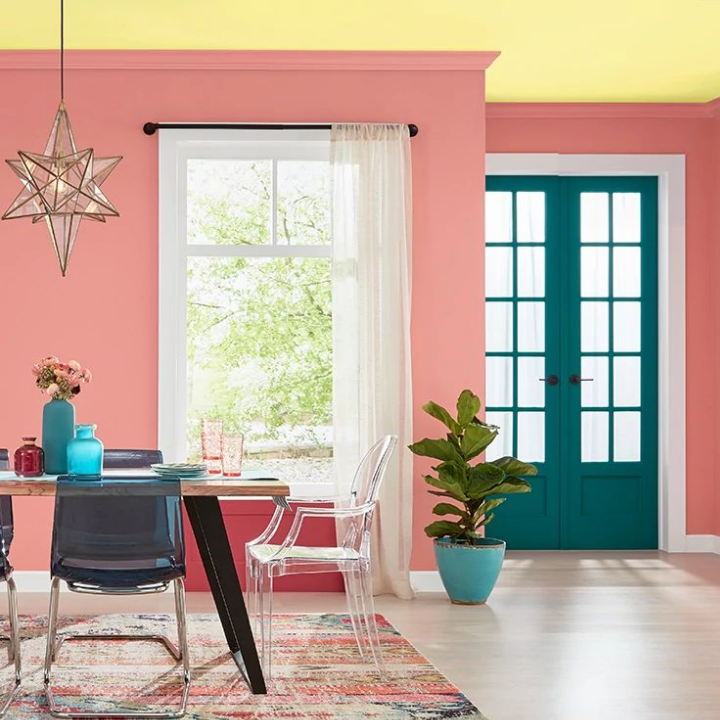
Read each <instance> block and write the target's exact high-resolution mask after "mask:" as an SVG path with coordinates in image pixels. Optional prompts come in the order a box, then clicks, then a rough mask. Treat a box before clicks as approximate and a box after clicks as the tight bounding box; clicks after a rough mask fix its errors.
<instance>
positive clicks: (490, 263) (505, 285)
mask: <svg viewBox="0 0 720 720" xmlns="http://www.w3.org/2000/svg"><path fill="white" fill-rule="evenodd" d="M512 294H513V251H512V248H505V247H489V248H485V297H512Z"/></svg>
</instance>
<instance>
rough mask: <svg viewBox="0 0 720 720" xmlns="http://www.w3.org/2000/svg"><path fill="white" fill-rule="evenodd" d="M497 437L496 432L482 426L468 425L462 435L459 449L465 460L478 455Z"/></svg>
mask: <svg viewBox="0 0 720 720" xmlns="http://www.w3.org/2000/svg"><path fill="white" fill-rule="evenodd" d="M496 437H497V430H494V429H492V428H489V427H485V426H483V425H468V427H467V428H465V433H464V434H463V438H462V443H461V446H460V447H461V449H462V451H463V454H464V455H465V457H466V459H468V460H472V458H474V457H476V456H478V455H480V453H481V452H483V451H484V450H485V448H487V447H488V445H490V443H492V441H493V440H494V439H495V438H496Z"/></svg>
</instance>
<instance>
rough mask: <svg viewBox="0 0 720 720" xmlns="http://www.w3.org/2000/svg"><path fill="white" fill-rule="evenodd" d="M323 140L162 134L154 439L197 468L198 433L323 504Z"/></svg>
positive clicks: (326, 477)
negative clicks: (220, 436)
mask: <svg viewBox="0 0 720 720" xmlns="http://www.w3.org/2000/svg"><path fill="white" fill-rule="evenodd" d="M328 159H329V132H326V131H325V132H323V131H295V132H294V133H292V132H288V131H275V130H270V131H254V132H251V131H245V130H240V131H236V130H212V131H202V130H190V131H185V130H183V131H178V130H171V131H167V130H163V131H161V138H160V317H159V322H160V367H159V372H160V378H159V384H160V392H159V440H160V446H161V448H162V449H163V450H164V452H165V455H166V457H167V458H168V460H183V459H185V458H186V457H187V458H190V459H197V458H199V457H200V421H201V419H202V418H204V417H207V418H221V419H222V420H223V421H224V423H225V426H226V427H228V428H229V429H230V430H232V431H236V432H243V433H244V434H245V445H246V461H245V464H246V466H247V467H256V468H263V469H267V470H268V471H269V472H273V473H276V474H278V476H279V477H281V478H283V479H284V480H287V481H289V482H290V483H291V484H292V485H293V493H294V494H313V495H317V494H319V493H320V494H321V493H325V492H329V493H332V491H333V487H334V485H333V479H332V405H333V402H332V400H333V396H332V388H333V362H332V302H331V301H332V290H331V274H330V273H331V255H332V246H331V236H330V192H329V167H328Z"/></svg>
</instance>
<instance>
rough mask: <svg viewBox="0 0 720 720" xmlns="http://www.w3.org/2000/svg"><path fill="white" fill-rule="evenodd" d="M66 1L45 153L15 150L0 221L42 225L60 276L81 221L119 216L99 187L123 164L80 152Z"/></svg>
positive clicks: (63, 271)
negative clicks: (67, 62) (68, 83)
mask: <svg viewBox="0 0 720 720" xmlns="http://www.w3.org/2000/svg"><path fill="white" fill-rule="evenodd" d="M63 5H64V0H60V105H59V107H58V110H57V114H56V115H55V120H54V121H53V125H52V129H51V130H50V137H49V138H48V141H47V144H46V146H45V151H44V152H43V153H32V152H26V151H24V150H20V151H18V156H19V158H20V159H19V160H7V161H6V162H7V163H8V165H10V167H11V168H12V169H13V171H14V172H15V174H16V175H17V176H18V177H19V178H20V181H21V182H22V184H23V189H22V190H21V191H20V194H19V195H18V196H17V197H16V198H15V200H14V201H13V203H12V205H10V207H9V208H8V209H7V211H6V212H5V214H4V215H3V216H2V219H3V220H10V219H13V218H19V217H31V218H32V220H33V222H40V221H42V220H44V221H45V224H46V225H47V228H48V231H49V232H50V239H51V240H52V243H53V247H54V248H55V254H56V255H57V259H58V262H59V263H60V271H61V272H62V274H63V276H65V274H66V273H67V266H68V261H69V260H70V254H71V253H72V250H73V248H74V246H75V240H76V238H77V233H78V230H79V229H80V222H81V221H82V220H83V219H88V220H97V221H99V222H105V218H106V217H108V216H110V217H117V216H118V214H119V213H118V211H117V210H116V209H115V207H114V206H113V204H112V203H111V202H110V201H109V200H108V199H107V197H106V196H105V194H104V193H103V191H102V190H101V189H100V186H101V185H102V184H103V182H105V180H107V178H108V175H110V173H111V172H112V171H113V170H114V169H115V166H116V165H117V164H118V163H119V162H120V160H121V159H122V158H121V157H104V158H97V157H95V153H94V151H93V150H92V148H87V149H86V150H78V149H77V145H76V144H75V137H74V136H73V132H72V128H71V127H70V118H69V117H68V114H67V110H66V109H65V101H64V98H63V95H64V92H63V91H64V77H63V76H64V58H63V55H64V38H63V29H64V28H63V26H64V8H63Z"/></svg>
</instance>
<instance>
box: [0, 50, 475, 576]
mask: <svg viewBox="0 0 720 720" xmlns="http://www.w3.org/2000/svg"><path fill="white" fill-rule="evenodd" d="M135 55H136V56H141V60H142V57H145V56H142V54H135ZM331 55H334V56H335V57H336V58H337V57H338V56H339V54H331ZM96 56H97V54H96ZM6 57H7V56H4V57H3V58H1V59H0V83H2V87H3V93H4V97H5V98H6V99H7V98H11V99H12V102H10V101H6V102H4V103H3V104H2V106H0V158H12V157H14V156H15V153H16V151H17V150H18V149H28V150H38V151H39V150H41V149H42V147H43V146H44V141H45V138H46V134H47V132H48V131H49V128H50V123H51V121H52V118H53V114H54V112H55V109H56V93H57V85H58V78H57V74H56V72H55V71H54V70H48V69H37V70H26V69H25V70H23V69H13V68H12V67H10V66H11V65H12V64H13V62H14V63H17V61H16V60H14V61H13V62H8V61H7V60H6ZM173 57H174V58H176V59H177V58H180V59H181V60H182V62H176V63H175V66H176V67H180V66H183V65H184V66H187V65H188V64H191V63H192V59H191V58H190V55H188V54H187V53H185V54H177V53H175V54H174V55H173ZM266 57H267V56H266ZM298 57H299V56H298ZM418 57H420V56H418ZM126 58H130V60H129V62H134V60H133V59H132V58H133V54H128V55H127V56H126ZM301 59H302V58H301ZM426 60H427V58H426ZM33 62H34V61H33ZM484 62H485V63H487V60H485V61H484ZM144 63H145V61H144V60H142V62H139V63H136V64H140V65H142V64H144ZM44 64H45V65H46V61H42V62H37V63H35V66H37V65H39V66H41V67H42V66H43V65H44ZM71 64H72V60H71ZM316 64H317V63H316ZM454 64H455V67H454V68H453V67H452V66H453V65H454ZM86 65H88V66H92V65H93V62H87V63H86ZM270 65H272V63H270ZM471 65H472V63H470V64H468V68H470V66H471ZM366 66H367V68H366V69H360V70H348V69H344V70H342V71H327V70H322V71H320V70H313V69H303V70H298V69H287V68H286V69H279V70H253V71H242V70H240V69H238V70H232V71H225V70H202V71H198V70H186V69H163V70H152V69H150V70H142V71H139V70H128V69H114V70H107V69H105V70H102V69H87V70H73V71H72V72H70V73H68V77H67V79H66V88H67V97H66V101H67V105H68V109H69V112H70V116H71V119H72V121H73V123H74V125H73V127H74V130H75V135H76V138H77V140H78V143H79V145H80V146H81V147H87V146H92V147H94V148H95V149H96V151H97V153H98V154H100V155H105V154H107V155H112V154H122V155H124V160H123V162H122V163H121V164H120V166H119V168H118V169H117V170H116V171H115V173H114V175H113V176H112V177H111V178H110V179H109V180H108V182H107V184H106V186H105V188H106V190H107V193H108V196H109V198H110V199H111V200H112V201H113V202H114V203H115V204H116V205H117V207H118V208H119V210H120V213H121V216H120V218H119V219H111V220H109V221H108V223H107V224H106V225H99V224H97V223H84V224H83V227H82V229H81V231H80V235H79V238H78V244H77V247H76V250H75V254H74V256H73V258H72V260H71V263H70V269H69V273H68V277H67V278H65V279H63V278H62V277H61V276H60V272H59V270H58V267H57V263H56V261H55V259H54V257H53V253H52V251H51V247H50V243H49V240H48V237H47V233H46V231H45V230H44V229H43V228H42V227H41V226H32V225H31V223H30V222H29V221H25V222H23V221H20V220H15V221H12V222H3V223H0V277H1V278H2V280H1V281H0V308H2V323H3V329H2V337H3V338H4V339H3V340H2V341H1V342H0V347H1V348H2V357H3V376H4V377H6V378H8V379H9V380H8V381H7V382H6V386H5V387H4V388H3V400H2V412H1V413H0V446H8V447H9V448H10V449H11V450H12V449H13V448H15V447H16V446H17V445H18V444H19V440H20V436H21V435H26V434H31V433H32V434H39V433H40V418H41V407H42V398H41V397H40V396H39V395H38V393H37V392H36V390H35V388H34V387H33V382H32V377H31V376H30V371H29V368H30V365H31V364H32V363H33V362H35V361H36V360H37V359H38V358H41V357H43V356H45V355H48V354H58V355H60V356H63V357H69V358H78V359H80V360H81V361H82V362H83V363H84V364H87V365H88V366H89V367H91V368H92V369H93V371H94V374H95V380H94V381H93V384H92V385H91V386H90V387H89V388H88V389H87V390H85V391H84V392H83V394H82V395H81V396H80V397H79V398H78V400H77V403H76V405H77V416H78V419H79V421H86V422H87V421H93V422H96V423H97V424H98V428H99V429H98V434H99V436H100V437H101V438H102V439H103V440H104V441H105V443H106V445H107V446H115V447H118V446H120V447H123V446H124V447H128V446H139V447H148V446H155V444H156V426H157V409H156V396H157V369H156V367H157V331H158V328H157V274H158V254H157V214H158V188H157V184H158V173H157V139H156V138H149V137H146V136H145V135H144V134H143V133H142V131H141V128H142V125H143V123H144V122H146V121H148V120H165V121H171V120H175V121H180V120H185V121H232V120H234V121H260V122H262V121H268V122H282V121H297V122H304V121H316V122H317V121H330V120H333V121H353V122H363V121H368V122H377V121H380V122H382V121H387V122H414V123H417V124H418V125H419V127H420V134H419V135H418V137H417V138H415V139H413V141H412V143H413V145H412V148H413V163H414V174H413V183H414V197H415V205H414V227H415V245H414V276H413V283H414V300H413V302H414V305H413V327H412V333H413V363H414V392H415V398H416V404H417V406H418V407H419V406H420V405H421V404H422V403H423V402H425V401H426V400H427V399H429V398H433V399H435V400H437V401H439V402H443V403H450V402H452V401H453V399H454V398H455V397H456V396H457V393H458V392H459V390H461V389H462V388H463V387H466V386H467V387H473V388H482V386H483V361H482V352H483V343H482V337H483V313H482V304H483V289H482V277H483V264H482V250H481V239H482V233H483V214H482V213H483V204H482V198H483V191H484V150H485V147H484V142H485V140H484V138H485V126H484V125H485V112H484V74H483V72H482V68H481V64H480V63H479V62H478V61H477V60H475V61H474V65H473V67H474V68H475V69H474V70H470V69H465V70H460V69H457V66H456V63H455V61H452V62H450V63H449V65H447V64H446V65H442V63H434V62H430V61H427V62H425V63H424V64H423V63H422V62H420V64H418V63H415V62H412V63H409V62H408V63H407V64H406V65H405V66H409V67H411V68H413V69H409V70H383V71H378V70H377V69H372V68H371V67H370V66H369V65H368V64H367V63H366ZM401 66H403V65H402V63H397V64H396V65H395V67H401ZM306 67H307V65H306ZM437 67H450V68H451V69H449V70H448V69H442V70H438V69H436V68H437ZM418 68H425V69H418ZM18 189H19V184H18V182H17V180H16V178H15V177H14V176H13V174H12V172H11V171H10V170H9V169H7V170H3V171H2V172H0V199H1V201H2V202H1V203H0V204H9V203H10V201H11V200H12V199H13V197H14V196H15V194H16V193H17V191H18ZM450 308H452V313H451V312H450ZM459 338H462V340H459ZM461 345H462V346H461ZM434 431H435V429H434V428H432V427H431V424H430V423H428V422H427V421H426V419H425V418H424V417H422V415H421V414H420V413H419V412H417V413H416V434H417V435H422V434H424V433H426V432H434ZM15 507H16V541H15V545H14V546H13V562H14V564H15V566H16V567H17V569H19V570H32V569H43V568H46V567H47V557H48V547H49V538H50V526H51V502H50V501H45V500H35V499H19V500H17V501H16V506H15ZM429 509H430V498H429V497H428V496H427V495H426V494H425V493H424V491H423V488H422V487H421V486H420V483H419V482H418V486H417V492H416V500H415V534H416V538H415V549H414V555H413V566H414V567H415V568H417V569H426V568H432V567H434V561H433V560H432V552H431V543H430V541H429V540H428V539H427V538H426V537H425V536H424V534H423V532H422V527H423V526H424V525H425V524H426V523H427V522H428V517H429ZM238 542H240V540H239V539H238Z"/></svg>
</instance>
